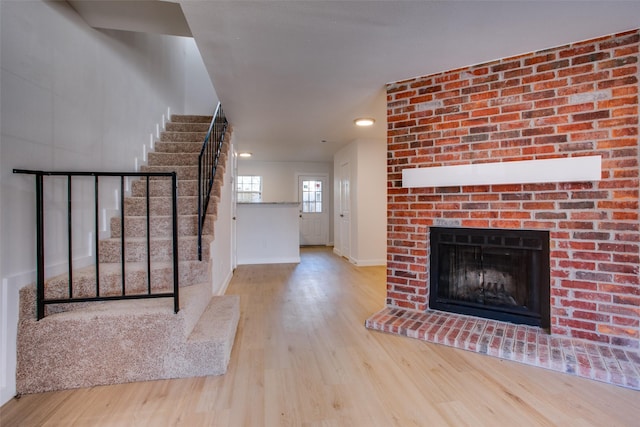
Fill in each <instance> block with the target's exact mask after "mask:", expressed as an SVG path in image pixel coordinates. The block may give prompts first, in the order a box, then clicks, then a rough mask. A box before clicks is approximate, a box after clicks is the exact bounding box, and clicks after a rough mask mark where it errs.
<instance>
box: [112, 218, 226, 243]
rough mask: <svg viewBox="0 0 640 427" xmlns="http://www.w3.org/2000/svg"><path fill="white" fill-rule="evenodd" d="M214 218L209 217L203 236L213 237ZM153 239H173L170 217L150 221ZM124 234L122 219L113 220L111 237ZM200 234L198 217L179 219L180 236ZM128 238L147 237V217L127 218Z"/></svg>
mask: <svg viewBox="0 0 640 427" xmlns="http://www.w3.org/2000/svg"><path fill="white" fill-rule="evenodd" d="M213 222H214V217H213V216H211V215H207V218H206V219H205V223H204V227H203V229H202V234H209V235H213ZM150 226H151V234H150V235H151V237H152V238H153V237H171V236H172V234H173V224H172V221H171V218H170V217H152V218H151V220H150ZM121 233H122V230H121V227H120V218H111V237H114V238H116V237H120V235H121ZM197 234H198V219H197V215H189V216H180V217H178V236H195V235H197ZM125 236H126V237H146V236H147V219H146V217H127V218H125Z"/></svg>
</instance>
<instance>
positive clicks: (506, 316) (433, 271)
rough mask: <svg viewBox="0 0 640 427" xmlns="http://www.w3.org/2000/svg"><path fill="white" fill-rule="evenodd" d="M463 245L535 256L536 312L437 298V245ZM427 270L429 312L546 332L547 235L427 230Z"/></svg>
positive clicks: (526, 231)
mask: <svg viewBox="0 0 640 427" xmlns="http://www.w3.org/2000/svg"><path fill="white" fill-rule="evenodd" d="M441 244H448V245H461V246H462V245H466V246H476V247H478V246H479V247H481V248H514V249H516V248H517V249H527V250H531V251H534V252H535V253H537V256H535V264H536V265H535V268H533V269H532V274H533V275H534V277H533V278H532V280H536V281H537V284H538V288H539V292H538V294H537V295H536V298H539V310H536V311H535V312H534V311H531V310H526V309H521V308H520V307H513V308H509V307H494V306H491V307H487V306H485V305H482V304H476V303H473V302H469V301H459V300H455V299H448V298H442V297H439V296H438V287H439V283H438V282H439V271H438V269H439V266H440V258H439V257H440V250H439V248H438V245H441ZM430 249H431V256H430V261H431V265H430V269H429V276H430V278H429V280H430V287H429V308H430V309H434V310H441V311H447V312H454V313H459V314H467V315H471V316H477V317H483V318H488V319H494V320H499V321H506V322H511V323H518V324H526V325H531V326H539V327H542V328H549V327H550V323H551V318H550V269H549V232H548V231H541V230H506V229H487V228H448V227H431V228H430Z"/></svg>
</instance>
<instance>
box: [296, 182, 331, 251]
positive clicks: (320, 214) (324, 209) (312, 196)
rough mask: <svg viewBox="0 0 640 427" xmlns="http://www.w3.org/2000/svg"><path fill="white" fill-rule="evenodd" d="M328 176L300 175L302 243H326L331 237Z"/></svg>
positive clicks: (305, 244)
mask: <svg viewBox="0 0 640 427" xmlns="http://www.w3.org/2000/svg"><path fill="white" fill-rule="evenodd" d="M327 181H328V178H327V177H326V176H309V175H300V176H299V177H298V200H299V201H300V245H302V246H309V245H326V244H327V243H328V239H329V212H328V206H329V204H328V201H327V197H326V196H327Z"/></svg>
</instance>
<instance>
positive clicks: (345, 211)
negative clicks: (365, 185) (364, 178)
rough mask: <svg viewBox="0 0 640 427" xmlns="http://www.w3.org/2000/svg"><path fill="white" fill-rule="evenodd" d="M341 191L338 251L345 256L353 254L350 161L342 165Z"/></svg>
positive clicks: (338, 219) (339, 198)
mask: <svg viewBox="0 0 640 427" xmlns="http://www.w3.org/2000/svg"><path fill="white" fill-rule="evenodd" d="M338 191H339V192H340V194H339V197H338V200H339V203H340V206H338V218H337V227H338V240H339V243H338V245H339V247H338V252H339V254H340V255H342V256H343V257H345V258H349V257H350V256H351V169H350V165H349V162H346V163H343V164H341V165H340V188H339V189H338Z"/></svg>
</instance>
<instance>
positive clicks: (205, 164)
mask: <svg viewBox="0 0 640 427" xmlns="http://www.w3.org/2000/svg"><path fill="white" fill-rule="evenodd" d="M227 125H228V122H227V118H226V117H225V115H224V111H223V110H222V105H221V104H220V103H218V105H217V107H216V111H215V113H214V114H213V119H212V120H211V124H210V125H209V130H208V132H207V135H206V136H205V138H204V142H203V143H202V149H201V150H200V155H199V156H198V260H199V261H202V230H203V228H204V221H205V219H206V217H207V207H208V206H209V199H210V198H211V189H212V188H213V183H214V179H215V176H216V170H217V168H218V161H219V160H220V152H221V151H222V145H223V144H224V136H225V133H226V131H227ZM212 141H213V142H212Z"/></svg>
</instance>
